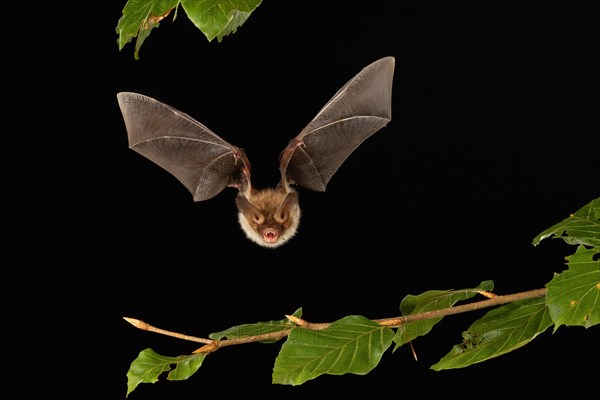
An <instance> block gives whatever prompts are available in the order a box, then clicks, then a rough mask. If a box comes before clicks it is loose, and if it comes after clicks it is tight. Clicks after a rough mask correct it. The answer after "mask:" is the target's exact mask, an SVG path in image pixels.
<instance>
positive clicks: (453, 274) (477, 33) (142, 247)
mask: <svg viewBox="0 0 600 400" xmlns="http://www.w3.org/2000/svg"><path fill="white" fill-rule="evenodd" d="M110 3H111V4H110V5H104V4H103V5H98V4H97V3H94V2H67V5H65V6H64V8H60V9H57V8H56V5H55V4H54V3H52V4H50V3H49V4H46V5H44V6H42V7H41V8H36V9H35V10H28V9H25V8H23V9H22V10H20V11H21V12H22V14H20V15H33V16H34V17H36V19H35V23H34V24H31V25H30V28H31V29H28V30H26V31H21V30H19V29H14V30H13V32H12V33H13V35H12V36H11V39H12V40H10V44H9V45H8V46H10V49H9V50H11V51H12V50H14V51H15V56H14V58H12V59H13V60H15V63H14V64H12V65H13V66H14V67H15V68H14V70H12V69H11V70H10V73H9V74H8V75H7V77H8V80H12V79H13V77H14V79H15V82H17V83H19V82H22V84H23V85H24V86H25V87H26V90H18V91H16V93H14V94H13V95H12V96H13V101H12V102H11V104H10V106H8V107H7V108H6V111H7V120H16V121H17V123H16V126H17V127H18V129H16V130H15V129H14V128H11V129H10V130H8V132H12V133H10V134H9V135H7V136H10V139H11V140H15V143H17V144H18V145H17V146H14V147H12V148H13V149H14V153H13V150H7V154H6V155H5V161H6V162H7V163H8V164H9V165H8V167H9V168H6V169H5V171H6V172H5V177H4V178H5V182H7V183H11V184H14V188H13V189H11V190H12V191H11V192H10V194H9V195H7V196H6V197H7V198H8V199H9V200H13V199H14V200H15V204H11V206H10V207H9V208H7V211H8V212H9V214H10V215H9V217H10V219H11V221H16V224H15V226H14V228H12V227H11V235H10V238H11V240H10V241H9V242H7V244H8V246H7V247H8V248H7V250H12V251H14V252H16V254H17V256H18V257H15V258H12V259H11V260H13V261H11V262H10V263H9V267H8V268H9V269H8V270H9V271H12V272H13V274H12V275H11V276H13V277H16V278H11V280H10V281H9V282H13V283H14V285H10V286H11V287H10V288H9V289H18V290H16V291H7V292H6V294H5V295H6V296H7V299H6V300H5V301H4V303H5V305H6V314H5V318H6V320H7V321H9V322H10V324H11V325H10V326H11V327H12V328H11V329H8V330H7V329H5V333H4V334H5V335H7V338H8V339H9V340H7V341H6V342H5V343H6V344H7V347H9V348H8V349H7V351H8V356H9V359H10V360H11V361H9V362H8V364H9V367H10V370H11V372H10V374H9V375H5V378H7V384H6V385H5V387H4V389H3V390H5V391H7V392H10V394H11V396H12V397H10V398H39V397H37V396H38V395H40V394H45V395H46V396H48V395H59V394H60V395H61V396H62V397H61V398H79V399H83V398H94V399H95V398H98V399H100V398H102V399H123V398H125V392H126V383H127V379H126V373H127V371H128V369H129V365H130V363H131V362H132V361H133V360H134V359H135V358H136V356H137V354H138V353H139V352H140V351H141V350H143V349H145V348H148V347H151V348H153V349H154V350H155V351H157V352H158V353H160V354H164V355H172V356H175V355H178V354H186V353H189V352H190V351H192V350H194V349H195V348H196V347H198V346H196V344H194V343H190V342H184V341H180V340H177V339H173V338H168V337H164V336H161V335H157V334H153V333H148V332H143V331H141V330H137V329H135V328H134V327H132V326H131V325H129V324H127V323H126V322H125V321H124V320H123V319H122V317H123V316H129V317H134V318H139V319H142V320H145V321H147V322H149V323H151V324H154V325H156V326H159V327H162V328H165V329H170V330H174V331H178V332H182V333H187V334H190V335H195V336H203V337H206V336H208V334H209V333H211V332H215V331H219V330H222V329H225V328H227V327H230V326H234V325H238V324H242V323H251V322H258V321H268V320H278V319H282V318H283V316H284V315H285V314H290V313H292V312H294V311H295V310H296V309H297V308H298V307H302V308H303V311H304V313H303V315H304V317H305V318H306V319H307V320H309V321H314V322H323V321H333V320H336V319H339V318H342V317H344V316H346V315H352V314H360V315H364V316H367V317H369V318H382V317H391V316H397V315H399V310H398V306H399V304H400V301H401V300H402V299H403V298H404V296H406V295H407V294H419V293H422V292H424V291H426V290H432V289H451V288H456V289H460V288H468V287H474V286H476V285H478V284H479V283H480V282H481V281H483V280H488V279H491V280H493V281H494V283H495V291H496V293H498V294H508V293H514V292H518V291H524V290H530V289H536V288H540V287H543V286H544V284H545V283H547V282H548V281H549V280H550V279H551V278H552V276H553V274H554V273H556V272H560V271H562V270H563V268H564V257H565V256H568V255H569V254H571V253H572V252H573V251H574V248H572V247H570V246H567V245H566V244H564V243H563V242H562V241H558V240H546V241H543V242H542V244H541V245H539V246H537V247H534V246H533V245H532V243H531V242H532V239H533V238H534V237H535V236H536V235H537V234H538V233H539V232H541V231H542V230H544V229H546V228H547V227H549V226H551V225H553V224H554V223H556V222H558V221H560V220H562V219H563V218H565V217H566V216H568V215H569V213H571V212H574V211H576V210H577V209H579V208H580V207H582V206H583V205H585V204H586V203H588V202H589V201H591V200H592V199H593V198H596V197H597V196H598V195H599V194H600V192H599V190H598V182H599V180H598V176H599V175H600V163H598V154H599V153H598V148H599V146H598V134H599V123H598V105H599V100H598V93H599V92H598V89H600V78H599V76H598V70H599V69H598V67H599V66H600V65H599V63H598V61H597V54H598V45H599V41H600V36H599V35H598V30H597V19H596V16H597V14H595V13H594V11H595V10H592V9H578V10H574V9H572V10H571V9H558V8H557V9H548V8H543V9H539V8H535V7H530V8H527V7H522V6H519V7H515V8H508V7H506V8H502V7H498V8H493V7H488V8H479V9H478V8H471V7H469V8H464V9H463V8H459V7H449V8H418V7H404V8H403V7H398V6H394V7H392V6H391V3H390V5H385V6H384V5H379V6H377V7H375V6H374V5H373V3H369V4H366V3H365V4H362V3H359V4H358V6H356V5H350V3H348V2H338V1H331V2H303V3H290V2H284V1H265V2H263V4H262V5H260V6H259V7H258V8H257V9H256V11H255V12H254V13H253V14H252V15H251V16H250V18H249V19H248V21H247V22H246V23H245V24H244V25H243V26H242V27H241V28H239V30H238V31H237V32H236V33H235V34H233V35H230V36H227V37H225V38H224V39H223V41H222V42H221V43H218V42H217V41H216V40H215V41H213V42H208V41H207V40H206V38H205V37H204V36H203V34H202V33H201V32H200V31H199V30H197V29H196V28H195V27H194V26H193V24H192V23H191V22H190V21H189V20H188V19H187V16H186V15H185V13H184V12H183V10H179V14H178V17H177V19H175V21H173V20H172V18H171V17H169V18H167V19H165V20H164V21H163V22H162V23H161V25H160V27H158V28H157V29H155V30H153V31H152V33H151V35H150V37H149V38H148V39H147V41H146V42H145V43H144V45H143V46H142V47H141V51H140V60H138V61H136V60H134V57H133V46H134V44H133V43H130V44H128V45H126V46H125V48H124V49H123V50H121V51H119V49H118V46H117V43H116V40H117V35H116V33H115V27H116V25H117V22H118V19H119V17H120V16H121V10H122V7H123V5H124V4H125V2H124V1H120V2H119V1H116V2H110ZM112 3H114V4H112ZM321 3H326V4H321ZM388 55H391V56H394V57H395V58H396V69H395V75H394V92H393V101H392V103H393V112H392V121H391V123H390V124H389V125H388V126H387V127H386V128H385V129H383V130H381V131H379V132H378V133H377V134H376V135H374V136H373V137H371V138H369V139H368V140H367V141H366V142H365V143H364V144H363V145H362V146H361V147H360V148H359V149H357V150H356V151H355V152H354V153H353V154H352V156H351V157H350V158H349V159H348V161H347V162H346V163H345V164H344V165H343V166H342V168H340V170H339V171H338V173H337V174H336V175H335V176H334V178H333V179H332V180H331V182H330V184H329V186H328V188H327V192H325V193H314V192H309V191H306V190H304V191H303V190H302V189H300V202H301V206H302V209H303V219H302V222H301V225H300V229H299V232H298V235H297V236H296V237H295V238H294V239H293V240H292V241H290V242H289V243H288V244H286V245H285V246H284V247H282V248H279V249H275V250H272V249H263V248H260V247H258V246H256V245H255V244H253V243H251V242H250V241H248V240H247V239H245V238H244V235H243V233H242V231H241V230H240V229H239V227H238V225H237V220H236V218H237V216H236V209H235V204H234V197H235V191H234V190H233V189H226V190H225V191H223V192H222V193H220V194H219V195H218V196H217V197H215V198H213V199H211V200H209V201H206V202H202V203H194V202H193V201H192V198H191V194H190V193H189V192H188V191H187V190H186V189H185V188H184V187H183V186H182V185H181V184H180V183H179V182H178V181H177V180H176V179H175V178H173V177H172V176H170V175H169V174H168V173H167V172H166V171H164V170H162V169H160V168H159V167H157V166H156V165H154V164H152V163H151V162H150V161H148V160H146V159H145V158H143V157H141V156H140V155H138V154H137V153H135V152H133V151H131V150H129V149H128V146H127V135H126V131H125V127H124V124H123V120H122V117H121V114H120V111H119V108H118V104H117V101H116V93H117V92H119V91H135V92H140V93H143V94H146V95H149V96H152V97H155V98H157V99H160V100H162V101H164V102H166V103H168V104H170V105H172V106H174V107H175V108H177V109H179V110H182V111H184V112H186V113H188V114H190V115H191V116H193V117H194V118H196V119H198V120H199V121H201V122H202V123H204V124H205V125H206V126H208V127H209V128H211V129H212V130H214V131H215V132H216V133H217V134H219V135H221V136H222V137H224V138H225V139H226V140H228V141H229V142H230V143H233V144H235V145H238V146H240V147H243V148H244V149H245V150H246V152H247V154H248V156H249V158H250V161H251V162H252V167H253V183H254V184H255V185H256V186H259V187H264V186H269V185H274V184H275V183H276V182H277V180H278V178H279V176H278V170H277V165H276V161H277V155H278V154H279V152H280V151H281V149H283V147H284V146H285V145H286V144H287V142H288V140H289V139H290V138H291V137H293V136H294V135H296V134H297V133H298V132H300V130H301V129H302V128H303V126H304V125H305V124H307V123H308V122H309V121H310V119H311V118H312V117H313V116H314V115H315V114H316V113H317V112H318V111H319V109H320V108H321V107H322V106H323V105H324V104H325V102H326V101H327V100H329V98H330V97H331V96H332V95H333V94H334V93H335V91H337V89H338V88H339V87H340V86H341V85H343V84H344V83H345V82H346V81H347V80H348V79H349V78H351V77H352V76H353V75H354V74H356V73H357V72H358V71H359V70H360V69H361V68H363V67H364V66H366V65H367V64H369V63H371V62H372V61H375V60H376V59H378V58H381V57H384V56H388ZM7 83H8V82H7ZM13 126H15V125H13ZM7 139H9V138H8V137H7ZM11 226H12V225H11ZM13 243H14V245H13ZM13 279H14V280H13ZM9 293H10V294H9ZM483 313H484V312H475V313H469V314H463V315H456V316H451V317H447V318H445V319H444V320H442V322H440V323H439V324H437V325H436V326H435V328H434V330H433V331H432V332H431V333H430V334H429V335H427V336H425V337H422V338H419V339H418V340H416V341H415V342H414V346H415V350H416V352H417V354H418V356H419V359H418V361H414V360H413V358H412V355H411V353H410V349H409V348H408V347H403V348H401V349H400V350H398V351H397V352H395V353H392V352H391V349H390V350H388V351H387V352H386V353H385V354H384V356H383V358H382V360H381V362H380V364H379V365H378V366H377V368H375V369H374V370H373V371H372V372H371V373H369V374H368V375H365V376H355V375H344V376H321V377H318V378H316V379H315V380H311V381H309V382H306V383H305V384H303V385H301V386H297V387H292V386H283V385H273V384H271V373H272V368H273V363H274V360H275V358H276V356H277V353H278V351H279V348H280V346H281V344H274V345H264V344H248V345H243V346H235V347H231V348H224V349H221V350H219V351H218V352H216V353H214V354H212V355H210V356H209V357H208V358H207V359H206V360H205V361H204V364H203V366H202V367H201V368H200V370H199V371H198V372H197V373H196V374H195V375H194V376H193V377H191V378H190V379H189V380H187V381H183V382H171V381H167V380H166V379H165V378H164V377H161V379H160V381H159V382H158V383H156V384H152V385H151V384H141V385H140V386H138V388H137V389H136V390H135V391H134V392H133V393H132V394H131V395H130V396H129V398H131V399H158V398H169V399H183V398H185V399H190V398H208V397H209V396H210V397H211V398H234V397H236V398H241V397H253V398H254V397H255V398H261V399H267V398H306V397H307V396H311V397H312V398H325V397H327V398H341V397H342V396H348V395H351V396H361V395H363V396H369V397H371V396H376V395H379V396H381V395H391V396H394V397H402V396H408V395H411V394H414V393H417V394H418V395H419V396H421V395H423V396H427V397H429V396H444V397H450V398H454V397H464V396H467V397H469V396H471V397H473V396H487V395H489V394H497V395H504V396H507V395H520V394H523V395H536V396H540V397H542V396H545V395H549V394H553V393H554V391H555V390H558V388H560V387H565V388H566V390H567V391H568V393H570V394H572V395H573V396H575V397H577V396H578V395H584V394H588V393H591V392H592V391H593V389H592V386H593V384H594V382H595V380H594V379H593V378H595V376H596V375H595V374H596V373H597V371H595V372H594V371H593V370H594V368H593V367H592V364H590V360H595V359H598V356H599V354H598V327H594V328H591V329H588V330H585V329H583V328H580V327H574V328H565V327H563V328H560V329H559V330H558V331H557V332H556V333H554V334H552V333H551V330H548V331H547V332H545V333H543V334H541V335H540V336H539V337H538V338H536V339H535V340H534V341H533V342H532V343H530V344H528V345H527V346H525V347H523V348H522V349H519V350H517V351H514V352H512V353H510V354H507V355H504V356H502V357H499V358H496V359H493V360H490V361H487V362H485V363H482V364H478V365H474V366H471V367H468V368H466V369H461V370H450V371H442V372H434V371H432V370H430V369H429V366H431V365H432V364H434V363H435V362H437V361H438V360H439V358H441V357H442V356H443V355H445V354H446V353H447V352H448V351H450V349H451V347H452V345H454V344H456V343H458V342H459V341H460V340H461V336H460V334H461V332H462V331H463V330H466V328H467V327H468V326H469V325H470V323H471V322H472V321H474V320H475V319H476V318H477V317H479V316H481V315H483ZM12 344H14V345H12ZM13 361H14V362H13ZM591 362H592V363H593V361H591ZM593 373H594V375H592V374H593ZM15 394H17V395H16V396H15Z"/></svg>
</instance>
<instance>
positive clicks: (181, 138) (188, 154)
mask: <svg viewBox="0 0 600 400" xmlns="http://www.w3.org/2000/svg"><path fill="white" fill-rule="evenodd" d="M117 100H118V102H119V106H120V108H121V112H122V114H123V119H124V120H125V127H126V128H127V133H128V137H129V147H130V148H131V149H133V150H135V151H136V152H138V153H140V154H141V155H143V156H144V157H146V158H148V159H149V160H150V161H153V162H154V163H156V164H158V165H159V166H161V167H162V168H164V169H165V170H167V171H169V172H170V173H171V174H172V175H173V176H175V177H176V178H177V179H178V180H179V181H180V182H181V183H182V184H183V185H184V186H185V187H186V188H187V189H188V190H189V191H190V192H191V193H192V195H193V198H194V201H202V200H208V199H210V198H212V197H214V196H216V195H217V194H218V193H219V192H221V191H222V190H223V189H224V188H225V187H227V186H233V187H236V188H238V189H239V190H246V189H247V188H249V185H250V163H249V162H248V159H247V158H246V156H245V154H244V151H243V150H242V149H240V148H238V147H236V146H233V145H231V144H229V143H227V142H226V141H225V140H223V139H221V138H220V137H219V136H217V135H216V134H215V133H213V132H212V131H211V130H210V129H208V128H207V127H205V126H204V125H202V124H201V123H199V122H198V121H196V120H194V119H193V118H191V117H190V116H189V115H187V114H184V113H182V112H180V111H178V110H176V109H174V108H173V107H171V106H168V105H166V104H164V103H161V102H160V101H158V100H155V99H153V98H150V97H148V96H144V95H141V94H138V93H132V92H121V93H118V94H117Z"/></svg>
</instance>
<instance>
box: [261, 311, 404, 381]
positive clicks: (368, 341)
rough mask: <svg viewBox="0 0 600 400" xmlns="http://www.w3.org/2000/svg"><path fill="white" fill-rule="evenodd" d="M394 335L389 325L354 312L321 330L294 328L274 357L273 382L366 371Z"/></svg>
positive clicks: (376, 361) (371, 367)
mask: <svg viewBox="0 0 600 400" xmlns="http://www.w3.org/2000/svg"><path fill="white" fill-rule="evenodd" d="M393 337H394V331H393V330H391V329H390V328H388V327H385V326H382V325H379V324H378V323H376V322H374V321H371V320H369V319H367V318H365V317H362V316H354V315H351V316H348V317H345V318H342V319H340V320H338V321H335V322H333V323H332V324H331V325H330V326H329V327H328V328H327V329H323V330H320V331H315V330H309V329H304V328H295V329H293V330H292V332H290V334H289V336H288V339H287V341H286V342H285V343H284V344H283V346H282V347H281V351H280V352H279V355H278V356H277V359H276V360H275V367H274V368H273V383H279V384H287V385H300V384H302V383H304V382H306V381H308V380H310V379H314V378H316V377H318V376H320V375H323V374H330V375H342V374H346V373H352V374H358V375H364V374H367V373H369V372H370V371H371V370H372V369H373V368H375V367H376V366H377V364H378V363H379V360H380V359H381V356H382V355H383V353H384V352H385V351H386V350H387V348H388V347H389V346H390V344H391V343H392V338H393Z"/></svg>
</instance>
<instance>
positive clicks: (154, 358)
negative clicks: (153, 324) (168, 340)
mask: <svg viewBox="0 0 600 400" xmlns="http://www.w3.org/2000/svg"><path fill="white" fill-rule="evenodd" d="M205 357H206V354H192V355H185V356H178V357H166V356H161V355H160V354H158V353H156V352H155V351H154V350H152V349H145V350H142V351H141V352H140V353H139V354H138V356H137V358H136V359H135V360H133V362H132V363H131V366H130V368H129V371H128V372H127V394H126V396H125V397H127V396H129V394H130V393H131V392H133V390H134V389H135V388H136V387H137V386H138V385H139V384H140V383H155V382H156V381H158V377H159V376H160V374H162V373H163V372H167V371H171V366H172V365H175V369H174V370H172V371H171V372H169V374H168V375H167V379H168V380H170V381H180V380H185V379H188V378H189V377H190V376H192V375H193V374H194V373H195V372H196V371H198V368H200V366H201V365H202V361H204V358H205Z"/></svg>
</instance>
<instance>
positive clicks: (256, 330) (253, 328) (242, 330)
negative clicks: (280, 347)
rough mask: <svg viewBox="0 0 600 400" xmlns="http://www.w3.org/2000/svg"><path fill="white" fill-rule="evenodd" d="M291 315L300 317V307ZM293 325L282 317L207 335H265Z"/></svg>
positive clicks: (226, 336)
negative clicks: (277, 319)
mask: <svg viewBox="0 0 600 400" xmlns="http://www.w3.org/2000/svg"><path fill="white" fill-rule="evenodd" d="M292 315H293V316H294V317H298V318H301V317H302V308H298V309H297V310H296V311H295V312H294V314H292ZM295 326H296V324H294V323H293V322H292V321H290V320H289V319H287V318H286V319H282V320H279V321H269V322H257V323H255V324H244V325H238V326H234V327H231V328H228V329H225V330H223V331H220V332H214V333H211V334H210V335H208V337H209V338H211V339H214V340H221V339H223V338H227V339H235V338H240V337H246V336H255V335H265V334H268V333H274V332H279V331H283V330H286V329H290V328H293V327H295ZM277 340H279V339H274V340H264V341H261V342H262V343H273V342H276V341H277Z"/></svg>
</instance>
